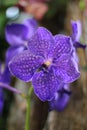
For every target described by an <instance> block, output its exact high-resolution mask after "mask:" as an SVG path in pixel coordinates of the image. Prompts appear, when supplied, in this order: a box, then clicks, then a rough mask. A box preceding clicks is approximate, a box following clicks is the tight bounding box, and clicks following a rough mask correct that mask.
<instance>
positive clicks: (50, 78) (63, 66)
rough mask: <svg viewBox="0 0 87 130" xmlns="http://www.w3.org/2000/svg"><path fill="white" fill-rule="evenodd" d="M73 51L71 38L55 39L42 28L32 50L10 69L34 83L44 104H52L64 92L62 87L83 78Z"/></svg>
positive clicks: (33, 37)
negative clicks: (47, 102)
mask: <svg viewBox="0 0 87 130" xmlns="http://www.w3.org/2000/svg"><path fill="white" fill-rule="evenodd" d="M72 49H73V44H72V42H71V38H70V37H69V36H65V35H55V36H52V34H51V33H50V32H49V31H48V30H47V29H45V28H44V27H39V28H38V29H37V31H36V32H35V33H34V35H33V36H32V37H31V38H30V39H29V42H28V50H25V51H23V53H21V54H18V55H17V56H15V57H14V58H12V60H11V61H10V62H9V69H10V71H11V72H12V74H13V75H15V76H16V77H17V78H19V79H21V80H23V81H25V82H28V81H30V80H32V84H33V87H34V92H35V94H36V95H37V96H38V97H39V98H40V99H41V100H42V101H46V100H48V101H50V100H52V99H53V97H54V96H55V93H56V92H57V91H58V90H60V89H61V88H60V84H61V83H71V82H73V81H75V80H76V79H78V78H79V76H80V72H79V70H78V65H77V62H76V61H75V60H74V58H72Z"/></svg>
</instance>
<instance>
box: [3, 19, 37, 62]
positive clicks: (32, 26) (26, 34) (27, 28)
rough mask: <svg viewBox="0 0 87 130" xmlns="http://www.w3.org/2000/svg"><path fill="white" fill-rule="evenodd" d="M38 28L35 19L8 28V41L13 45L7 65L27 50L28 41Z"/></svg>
mask: <svg viewBox="0 0 87 130" xmlns="http://www.w3.org/2000/svg"><path fill="white" fill-rule="evenodd" d="M37 27H38V24H37V22H36V20H35V19H34V18H32V19H28V20H25V21H24V22H23V24H19V23H12V24H8V25H7V26H6V29H5V35H6V40H7V42H8V43H9V44H10V45H11V47H9V48H8V50H7V52H6V59H7V63H8V62H9V61H10V59H11V58H12V57H13V56H15V55H16V54H18V53H21V52H22V51H24V50H26V49H27V43H28V39H29V38H30V37H31V36H32V35H33V34H34V32H35V31H36V29H37Z"/></svg>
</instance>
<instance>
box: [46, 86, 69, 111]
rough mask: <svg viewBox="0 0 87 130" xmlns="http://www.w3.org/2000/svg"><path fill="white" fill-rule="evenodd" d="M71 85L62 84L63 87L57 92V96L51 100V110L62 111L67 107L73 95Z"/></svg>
mask: <svg viewBox="0 0 87 130" xmlns="http://www.w3.org/2000/svg"><path fill="white" fill-rule="evenodd" d="M66 86H67V88H66ZM69 87H70V86H69V84H62V86H61V89H60V90H59V91H57V92H56V93H55V97H54V98H53V99H52V100H51V101H50V102H49V106H50V110H56V111H62V110H64V109H65V108H66V107H67V105H68V103H69V101H70V96H71V90H70V88H69Z"/></svg>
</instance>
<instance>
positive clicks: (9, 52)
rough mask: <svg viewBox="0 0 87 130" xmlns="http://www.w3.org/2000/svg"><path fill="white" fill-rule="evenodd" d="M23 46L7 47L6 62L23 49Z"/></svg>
mask: <svg viewBox="0 0 87 130" xmlns="http://www.w3.org/2000/svg"><path fill="white" fill-rule="evenodd" d="M24 49H25V48H24V46H19V47H18V46H11V47H9V48H8V49H7V51H6V63H7V64H8V62H9V61H10V60H11V59H12V58H13V57H14V56H16V55H17V54H19V53H21V52H23V51H24Z"/></svg>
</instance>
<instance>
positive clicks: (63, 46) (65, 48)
mask: <svg viewBox="0 0 87 130" xmlns="http://www.w3.org/2000/svg"><path fill="white" fill-rule="evenodd" d="M54 41H55V46H54V48H53V58H54V59H57V58H59V57H60V56H61V55H62V54H63V53H68V54H69V53H71V50H72V42H71V38H70V37H69V36H66V35H62V34H59V35H55V36H54Z"/></svg>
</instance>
